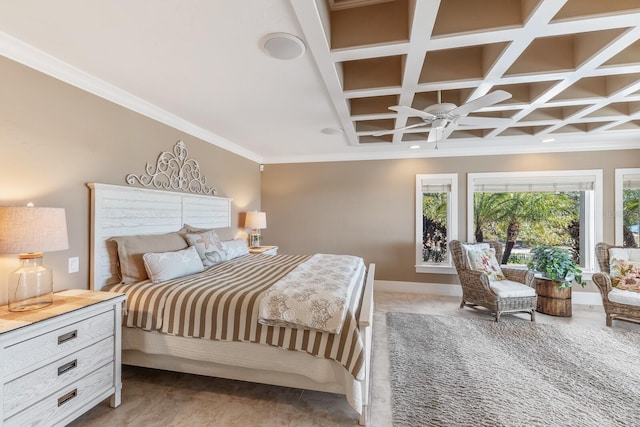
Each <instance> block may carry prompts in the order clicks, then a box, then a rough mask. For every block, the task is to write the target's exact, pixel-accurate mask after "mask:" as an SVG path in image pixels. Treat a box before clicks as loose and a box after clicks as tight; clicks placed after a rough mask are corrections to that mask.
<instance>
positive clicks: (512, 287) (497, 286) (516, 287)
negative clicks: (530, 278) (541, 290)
mask: <svg viewBox="0 0 640 427" xmlns="http://www.w3.org/2000/svg"><path fill="white" fill-rule="evenodd" d="M489 287H490V288H491V290H492V291H493V292H495V293H496V295H498V296H499V297H500V298H519V297H535V296H536V291H535V289H533V288H532V287H530V286H527V285H523V284H522V283H518V282H514V281H512V280H494V281H490V282H489Z"/></svg>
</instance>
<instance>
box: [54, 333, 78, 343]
mask: <svg viewBox="0 0 640 427" xmlns="http://www.w3.org/2000/svg"><path fill="white" fill-rule="evenodd" d="M77 337H78V331H77V330H75V331H71V332H67V333H66V334H62V335H60V336H59V337H58V345H60V344H62V343H65V342H67V341H71V340H73V339H76V338H77Z"/></svg>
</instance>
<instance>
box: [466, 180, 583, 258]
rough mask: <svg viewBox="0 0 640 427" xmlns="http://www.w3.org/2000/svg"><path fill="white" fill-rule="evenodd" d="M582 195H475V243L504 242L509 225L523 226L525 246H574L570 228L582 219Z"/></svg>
mask: <svg viewBox="0 0 640 427" xmlns="http://www.w3.org/2000/svg"><path fill="white" fill-rule="evenodd" d="M579 197H580V195H579V192H577V191H574V192H514V193H483V192H475V193H474V225H475V227H476V229H475V230H474V231H475V233H476V240H478V241H480V239H478V236H479V235H482V236H483V240H484V241H487V240H498V241H501V242H505V241H506V238H507V229H508V227H509V224H510V223H512V222H517V223H518V224H519V225H520V233H519V235H518V242H520V243H522V244H523V245H525V246H542V245H544V246H572V244H573V240H572V238H571V236H570V235H569V233H567V227H568V226H569V224H571V223H572V222H574V221H576V220H578V221H579V219H580V210H579V203H580V202H579Z"/></svg>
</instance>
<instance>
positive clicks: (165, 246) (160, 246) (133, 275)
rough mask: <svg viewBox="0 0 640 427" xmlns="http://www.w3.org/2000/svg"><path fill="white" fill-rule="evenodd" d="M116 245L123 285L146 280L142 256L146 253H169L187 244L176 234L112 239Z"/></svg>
mask: <svg viewBox="0 0 640 427" xmlns="http://www.w3.org/2000/svg"><path fill="white" fill-rule="evenodd" d="M111 240H112V241H114V242H116V244H117V245H118V265H119V270H120V279H121V280H122V282H123V283H133V282H139V281H141V280H145V279H148V278H149V276H148V274H147V271H146V270H145V268H144V261H143V260H142V255H144V254H146V253H148V252H171V251H177V250H180V249H184V248H186V247H187V246H188V245H187V242H186V241H185V240H184V239H183V238H182V237H181V236H180V234H178V233H167V234H149V235H144V236H121V237H113V238H112V239H111Z"/></svg>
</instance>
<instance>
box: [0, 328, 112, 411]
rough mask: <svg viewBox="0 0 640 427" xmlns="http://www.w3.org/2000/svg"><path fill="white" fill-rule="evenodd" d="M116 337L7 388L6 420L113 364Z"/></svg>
mask: <svg viewBox="0 0 640 427" xmlns="http://www.w3.org/2000/svg"><path fill="white" fill-rule="evenodd" d="M113 346H114V338H113V337H108V338H106V339H104V340H102V341H99V342H97V343H96V344H94V345H92V346H89V347H86V348H84V349H82V350H80V351H78V352H77V353H73V354H71V355H69V356H66V357H63V358H62V359H59V360H56V361H55V362H52V363H50V364H48V365H45V366H44V367H42V368H40V369H36V370H35V371H32V372H29V373H28V374H26V375H23V376H21V377H18V378H16V379H15V380H13V381H11V382H8V383H6V384H5V385H4V405H3V408H4V411H3V413H4V417H10V416H12V415H13V414H15V413H17V412H19V411H21V410H23V409H25V408H28V407H29V406H30V405H31V403H33V402H37V401H39V400H41V399H43V398H45V397H46V396H48V395H50V394H55V393H56V392H57V391H58V390H61V389H63V388H64V387H65V386H68V385H69V384H71V383H74V382H76V381H78V380H80V379H81V378H82V377H84V376H86V375H87V374H89V373H90V372H91V371H93V370H94V369H95V368H96V367H98V366H103V365H105V364H107V363H109V362H113V356H114V355H113Z"/></svg>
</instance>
